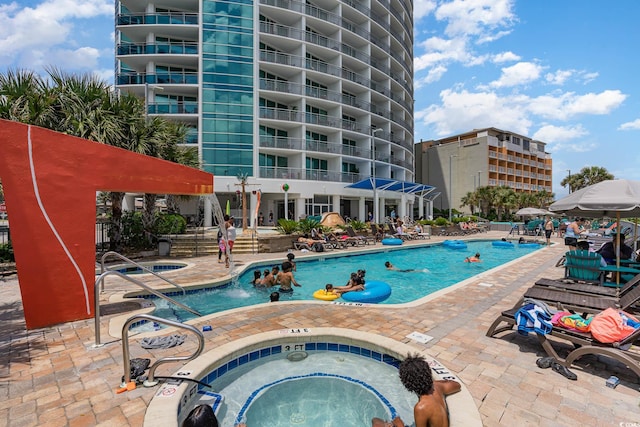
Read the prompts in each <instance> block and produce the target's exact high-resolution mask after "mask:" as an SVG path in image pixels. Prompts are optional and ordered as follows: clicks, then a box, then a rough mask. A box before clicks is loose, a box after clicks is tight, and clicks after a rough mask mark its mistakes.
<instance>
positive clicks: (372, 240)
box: [344, 225, 376, 245]
mask: <svg viewBox="0 0 640 427" xmlns="http://www.w3.org/2000/svg"><path fill="white" fill-rule="evenodd" d="M344 229H345V231H346V232H347V236H349V237H351V238H353V239H357V240H361V241H363V242H364V244H365V245H368V244H369V243H373V244H374V245H375V244H376V238H375V237H372V236H360V235H358V234H356V232H355V231H354V229H353V227H351V226H350V225H348V226H346V227H345V228H344Z"/></svg>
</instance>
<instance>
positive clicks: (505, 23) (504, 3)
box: [435, 0, 516, 38]
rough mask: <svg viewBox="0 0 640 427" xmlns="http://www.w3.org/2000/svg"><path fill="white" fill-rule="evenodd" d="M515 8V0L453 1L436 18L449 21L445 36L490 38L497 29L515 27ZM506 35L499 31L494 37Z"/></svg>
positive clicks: (442, 8)
mask: <svg viewBox="0 0 640 427" xmlns="http://www.w3.org/2000/svg"><path fill="white" fill-rule="evenodd" d="M513 6H514V1H513V0H453V1H451V2H448V3H444V4H442V5H441V6H440V7H439V8H438V9H437V10H436V12H435V16H436V18H437V19H438V20H441V21H442V20H446V21H447V27H446V29H445V34H447V35H449V36H451V37H455V36H459V35H465V36H466V35H471V34H473V35H481V36H482V37H483V38H488V37H489V36H490V35H491V33H492V32H494V31H495V30H496V29H502V28H505V27H507V28H508V27H510V26H512V25H513V23H514V22H515V21H516V17H515V15H514V14H513V10H512V9H513ZM505 33H506V32H504V31H499V32H497V33H495V34H494V36H497V35H498V34H502V35H504V34H505Z"/></svg>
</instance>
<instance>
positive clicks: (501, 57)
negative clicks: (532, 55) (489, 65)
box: [491, 51, 520, 64]
mask: <svg viewBox="0 0 640 427" xmlns="http://www.w3.org/2000/svg"><path fill="white" fill-rule="evenodd" d="M519 60H520V56H519V55H516V54H515V53H513V52H511V51H509V52H502V53H498V54H495V55H493V57H492V58H491V62H494V63H496V64H499V63H501V62H515V61H519Z"/></svg>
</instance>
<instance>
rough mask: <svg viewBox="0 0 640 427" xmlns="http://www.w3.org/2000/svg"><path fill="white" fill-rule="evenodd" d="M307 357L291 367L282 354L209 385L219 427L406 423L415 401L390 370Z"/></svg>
mask: <svg viewBox="0 0 640 427" xmlns="http://www.w3.org/2000/svg"><path fill="white" fill-rule="evenodd" d="M307 354H308V356H307V357H306V358H305V359H303V360H300V361H295V362H292V361H289V360H288V359H287V358H286V357H285V354H280V355H275V356H269V357H265V358H261V359H259V360H257V361H255V362H249V363H247V364H246V365H243V366H242V367H240V368H237V369H234V370H233V371H230V372H229V373H227V374H225V375H223V376H221V377H219V378H218V379H216V380H214V381H212V382H210V385H211V386H212V387H213V390H215V392H216V393H218V394H220V395H222V396H224V403H223V405H222V407H221V409H220V412H219V413H218V420H219V421H220V424H221V425H222V426H233V425H235V424H236V423H238V422H240V421H243V422H246V423H247V425H248V426H258V425H259V426H262V427H290V426H292V425H297V426H302V427H305V426H306V427H333V426H338V425H353V426H367V425H371V418H372V417H379V418H382V419H391V417H392V416H395V415H400V416H401V417H403V418H404V419H411V418H412V413H413V410H412V408H413V404H414V403H415V400H416V398H415V396H414V395H412V394H411V393H409V392H408V391H406V389H405V388H404V387H403V386H402V383H401V382H400V379H399V377H398V370H397V368H396V367H394V366H391V365H389V364H387V363H382V362H380V361H376V360H373V359H372V358H370V357H364V356H361V355H357V354H351V353H343V352H331V351H311V352H307ZM371 372H375V373H376V374H375V375H371Z"/></svg>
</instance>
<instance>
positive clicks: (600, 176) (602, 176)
mask: <svg viewBox="0 0 640 427" xmlns="http://www.w3.org/2000/svg"><path fill="white" fill-rule="evenodd" d="M609 179H614V176H613V174H611V173H609V171H608V170H607V169H606V168H603V167H601V166H585V167H583V168H582V169H580V172H578V173H575V174H573V175H571V176H567V177H565V178H564V179H563V180H562V181H560V185H562V186H563V187H566V186H567V185H568V186H569V192H572V191H576V190H580V189H581V188H585V187H588V186H590V185H593V184H597V183H599V182H602V181H606V180H609Z"/></svg>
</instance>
